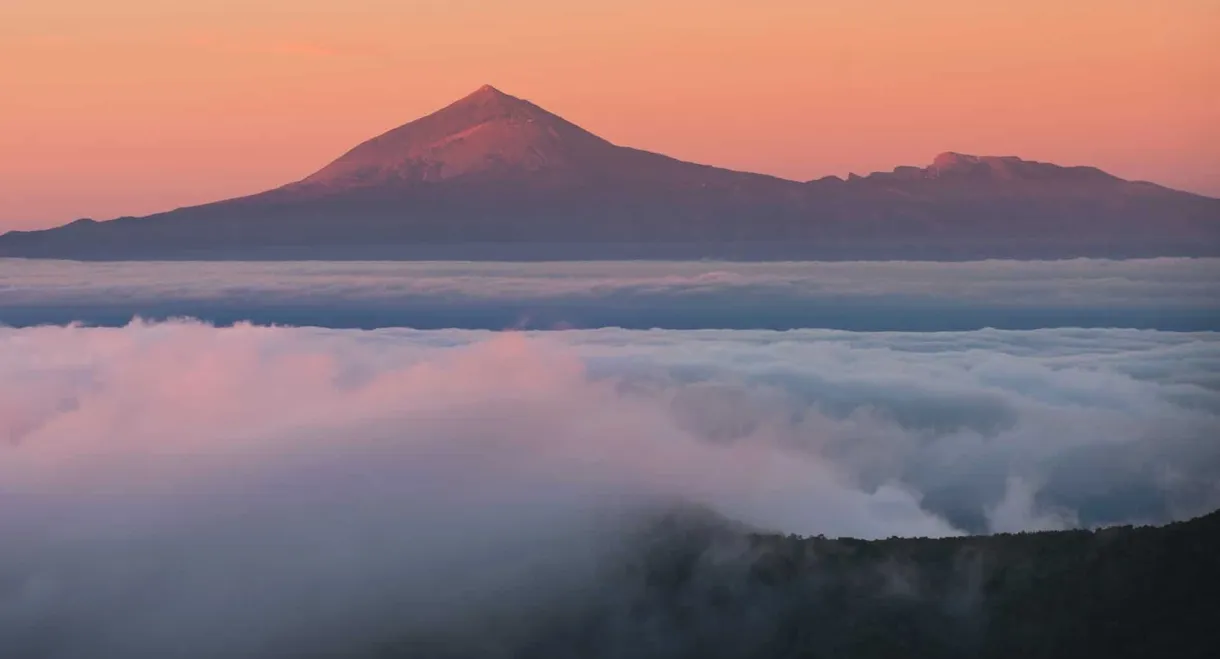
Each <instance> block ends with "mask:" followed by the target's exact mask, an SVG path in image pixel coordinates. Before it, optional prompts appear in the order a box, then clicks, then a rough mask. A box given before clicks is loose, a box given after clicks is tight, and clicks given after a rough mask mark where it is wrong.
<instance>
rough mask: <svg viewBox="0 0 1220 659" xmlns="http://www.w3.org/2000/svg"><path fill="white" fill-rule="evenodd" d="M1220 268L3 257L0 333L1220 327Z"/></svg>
mask: <svg viewBox="0 0 1220 659" xmlns="http://www.w3.org/2000/svg"><path fill="white" fill-rule="evenodd" d="M1218 281H1220V259H1176V258H1164V259H1143V260H1130V261H1107V260H1098V259H1075V260H1066V261H1042V262H1039V261H980V262H967V263H931V262H900V261H894V262H842V263H816V262H803V263H738V262H579V263H573V262H569V263H463V262H279V263H277V262H250V263H246V262H117V263H82V262H71V261H40V260H33V261H31V260H23V259H0V324H6V325H10V326H28V325H37V324H44V323H58V324H62V323H67V322H73V321H81V322H87V323H91V324H102V325H112V326H122V325H126V324H127V323H128V322H129V321H130V320H131V319H132V317H133V316H140V317H143V318H160V319H165V318H172V317H175V316H184V315H185V316H191V317H195V318H202V319H205V320H209V321H212V322H215V323H219V324H231V323H233V322H237V321H242V320H249V321H252V322H256V323H261V324H288V325H312V326H322V327H337V328H376V327H386V326H406V327H416V328H421V329H442V328H451V327H462V328H470V329H505V328H510V327H517V328H532V329H551V328H555V327H580V328H592V327H606V326H615V327H627V328H636V329H648V328H652V327H664V328H671V329H700V328H707V327H718V328H730V329H791V328H800V327H825V328H834V329H847V330H858V331H870V330H892V331H927V330H937V331H942V330H972V329H981V328H984V327H999V328H1004V329H1035V328H1040V327H1134V328H1143V329H1163V330H1177V331H1196V330H1213V331H1214V330H1220V294H1218V293H1217V291H1218V287H1217V286H1216V282H1218Z"/></svg>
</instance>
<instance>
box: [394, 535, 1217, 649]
mask: <svg viewBox="0 0 1220 659" xmlns="http://www.w3.org/2000/svg"><path fill="white" fill-rule="evenodd" d="M637 540H638V543H636V544H633V545H632V546H633V548H634V549H633V552H632V553H631V554H629V556H628V557H626V558H625V559H624V561H623V562H622V563H617V564H615V565H614V566H613V567H611V568H609V569H608V571H607V572H606V574H605V575H604V579H602V580H601V582H600V585H599V586H598V587H597V588H594V589H589V590H587V591H586V592H583V593H577V594H573V593H569V594H568V595H567V596H566V598H563V599H561V600H557V601H554V602H547V603H545V604H541V605H538V606H533V605H535V604H536V603H530V604H531V606H532V607H533V608H521V607H514V608H513V610H512V613H509V614H501V615H498V616H492V617H489V618H487V619H479V620H471V621H467V622H468V624H469V626H467V627H455V628H451V629H445V630H435V629H434V630H431V631H429V632H425V633H412V634H409V635H407V636H408V637H407V638H403V639H401V640H399V641H397V642H395V643H393V644H391V645H390V646H389V647H386V648H383V651H381V652H376V653H374V654H373V655H371V656H379V657H387V658H389V657H542V658H545V657H624V658H626V657H639V658H649V657H657V658H661V657H665V658H670V657H672V658H678V657H682V658H687V657H689V658H691V659H696V658H701V659H714V658H717V657H760V658H761V657H768V658H770V657H790V658H794V659H795V658H807V659H814V658H822V657H827V658H829V657H848V658H861V659H865V658H870V657H982V658H988V657H1013V658H1017V657H1020V658H1034V657H1107V658H1116V657H1175V658H1181V657H1211V656H1215V654H1214V652H1215V651H1216V647H1217V643H1220V600H1217V598H1216V597H1215V592H1214V591H1215V587H1216V585H1217V584H1220V553H1218V550H1220V513H1213V514H1211V515H1209V516H1206V517H1203V518H1199V519H1196V520H1193V521H1189V522H1183V523H1176V524H1171V525H1169V526H1165V527H1159V528H1154V527H1143V528H1132V527H1117V528H1109V529H1105V530H1100V531H1095V532H1094V531H1066V532H1047V533H1027V534H1016V535H1011V534H1005V535H994V536H978V537H966V538H950V539H899V538H892V539H889V540H878V541H861V540H848V539H841V540H831V539H824V538H799V537H795V536H787V537H785V536H778V535H760V534H752V533H747V532H743V531H737V530H732V529H730V528H728V527H727V526H724V525H722V524H720V523H718V522H711V521H709V520H708V519H707V518H699V519H691V518H687V517H685V516H671V517H668V518H665V519H662V520H661V521H659V522H653V523H651V524H650V526H649V527H648V528H647V530H646V532H644V533H642V534H641V535H640V536H639V538H638V539H637Z"/></svg>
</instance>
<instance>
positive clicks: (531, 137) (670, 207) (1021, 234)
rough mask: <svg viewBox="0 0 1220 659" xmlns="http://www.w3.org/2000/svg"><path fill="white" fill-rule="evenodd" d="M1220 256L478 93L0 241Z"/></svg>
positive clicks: (335, 254)
mask: <svg viewBox="0 0 1220 659" xmlns="http://www.w3.org/2000/svg"><path fill="white" fill-rule="evenodd" d="M1214 254H1220V200H1217V199H1212V198H1208V197H1202V196H1199V195H1193V194H1189V193H1185V192H1178V191H1175V190H1170V189H1167V188H1163V187H1161V186H1157V185H1154V184H1151V183H1143V182H1130V181H1124V180H1122V179H1119V178H1117V177H1114V176H1111V175H1109V174H1107V173H1105V172H1102V171H1100V170H1098V169H1094V168H1091V167H1060V166H1057V165H1052V164H1047V163H1039V162H1030V161H1026V160H1021V159H1019V158H1015V157H989V156H984V157H980V156H971V155H964V154H957V153H944V154H941V155H939V156H937V157H936V158H935V159H934V160H933V161H932V163H931V164H930V165H928V166H927V167H922V168H921V167H898V168H896V169H894V170H893V171H892V172H878V173H874V174H870V175H868V176H862V177H861V176H854V175H853V176H851V177H849V178H848V179H846V180H844V179H839V178H837V177H827V178H823V179H818V180H815V181H809V182H804V183H802V182H797V181H789V180H785V179H780V178H776V177H772V176H765V175H761V174H751V173H746V172H737V171H731V170H727V169H721V168H717V167H710V166H706V165H698V164H693V163H688V162H683V161H680V160H676V159H673V158H670V157H667V156H663V155H660V154H656V153H650V152H647V151H641V150H638V149H632V148H628V147H623V146H618V145H615V144H612V143H610V142H608V141H606V140H604V139H602V138H600V137H598V136H596V135H594V134H593V133H590V132H588V131H586V130H584V129H583V128H581V127H579V126H577V125H575V124H573V123H571V122H569V121H567V120H565V119H563V118H561V117H559V116H557V115H554V114H552V113H550V112H547V111H546V110H544V109H542V108H540V107H538V106H536V105H534V104H533V103H530V102H528V101H525V100H522V99H519V98H516V97H513V96H510V95H508V94H505V93H503V92H501V91H499V90H497V89H495V88H493V87H490V86H484V87H482V88H480V89H479V90H477V91H475V92H474V93H473V94H471V95H469V96H467V97H465V98H463V99H461V100H459V101H457V102H456V103H453V104H451V105H449V106H448V107H445V108H443V109H441V110H439V111H437V112H435V113H433V114H431V115H428V116H426V117H423V118H422V119H419V120H416V121H413V122H411V123H408V124H406V125H403V126H400V127H398V128H395V129H393V130H391V131H389V132H387V133H384V134H382V135H379V136H377V137H374V138H373V139H371V140H368V141H367V142H364V143H363V144H360V145H358V146H356V147H355V148H354V149H352V150H350V151H348V152H347V153H346V154H344V155H343V156H341V157H340V158H338V159H337V160H335V161H334V162H332V163H330V164H328V165H327V166H325V167H323V168H322V169H321V170H319V171H317V172H316V173H314V174H311V175H310V176H307V177H306V178H304V179H302V180H300V181H297V182H294V183H290V184H288V185H285V186H282V187H280V188H276V189H274V190H270V191H267V192H263V193H260V194H255V195H252V196H249V197H242V198H238V199H230V200H226V201H220V202H216V203H211V204H205V205H202V206H194V207H189V208H181V209H177V210H173V211H169V212H166V213H159V214H156V215H150V216H147V217H140V218H134V217H125V218H119V219H116V220H111V221H108V222H94V221H92V220H78V221H76V222H73V223H71V224H67V225H65V226H62V227H58V228H54V229H48V230H45V231H27V232H19V231H14V232H10V233H8V234H5V235H3V236H0V256H20V257H50V258H80V259H124V258H202V259H213V258H215V259H225V258H310V259H314V258H318V259H321V258H337V259H343V258H463V259H467V258H468V259H480V258H508V259H516V258H521V259H535V258H537V259H549V258H624V257H630V258H653V257H655V258H699V257H718V258H758V259H789V258H819V259H858V258H883V259H891V258H904V259H966V258H986V257H1014V258H1059V257H1072V256H1108V257H1134V256H1190V255H1214Z"/></svg>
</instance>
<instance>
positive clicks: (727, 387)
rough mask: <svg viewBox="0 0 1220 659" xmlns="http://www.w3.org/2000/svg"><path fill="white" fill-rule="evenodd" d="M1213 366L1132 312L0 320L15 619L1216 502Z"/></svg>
mask: <svg viewBox="0 0 1220 659" xmlns="http://www.w3.org/2000/svg"><path fill="white" fill-rule="evenodd" d="M1218 366H1220V340H1218V339H1217V337H1216V335H1214V334H1210V333H1198V334H1177V333H1163V332H1151V331H1133V330H1132V331H1123V330H1045V331H1039V332H1002V331H981V332H968V333H961V334H955V335H945V334H854V333H849V332H831V331H814V330H808V331H796V332H784V333H776V332H761V331H760V332H716V331H700V332H672V331H650V332H632V331H625V330H595V331H583V332H565V333H510V334H495V333H489V332H472V331H457V330H454V331H439V332H423V331H412V330H379V331H372V332H355V331H339V330H322V329H299V328H298V329H293V328H266V327H252V326H247V325H239V326H236V327H232V328H224V329H218V328H214V327H211V326H208V325H204V324H198V323H191V322H174V323H165V324H143V323H135V324H132V325H129V326H127V327H124V328H118V329H99V328H81V327H41V328H32V329H4V330H0V503H2V505H0V538H3V539H4V541H3V542H2V543H0V647H13V648H18V649H19V650H21V651H22V652H23V653H24V656H40V657H41V656H45V657H55V658H60V657H107V656H115V657H118V656H122V657H137V658H142V657H161V656H188V657H195V656H198V657H212V656H234V657H255V656H302V653H303V652H304V651H305V650H306V649H308V650H309V651H311V652H316V653H318V654H319V655H323V654H325V652H327V651H335V652H339V651H340V650H341V649H343V648H345V647H350V646H351V643H352V642H353V639H355V638H359V639H361V640H362V642H363V640H364V639H370V638H372V639H377V638H390V637H392V636H394V635H401V634H404V633H409V632H410V631H411V629H412V628H413V627H415V628H418V629H420V630H428V631H429V632H430V633H436V631H437V630H445V629H461V628H462V625H463V624H464V623H465V622H467V621H468V620H470V619H471V618H472V617H474V616H492V617H494V618H495V619H497V620H501V621H504V622H503V624H504V625H506V628H507V629H511V628H512V627H513V624H512V620H513V616H515V615H526V614H527V613H526V612H525V610H524V609H522V608H521V607H522V605H523V604H524V603H529V604H530V605H536V606H544V605H546V604H547V603H554V602H562V601H563V600H564V598H567V597H577V596H580V594H581V593H582V592H585V590H586V589H588V588H589V587H590V584H593V583H596V579H595V577H596V575H597V574H598V571H599V570H600V569H602V567H603V566H604V565H605V563H606V562H607V561H609V560H612V559H613V557H614V555H615V554H616V552H620V551H623V549H624V548H623V542H624V541H625V540H624V538H626V537H628V536H629V535H630V534H629V533H627V529H629V528H631V525H632V523H633V522H632V520H633V519H635V515H637V514H639V513H640V512H641V511H647V510H652V509H655V508H656V507H658V506H667V505H671V504H674V503H676V502H682V503H685V504H693V505H696V506H700V507H705V508H708V509H711V510H712V511H715V512H717V513H719V514H721V515H723V516H725V517H728V518H730V519H733V520H737V521H740V522H742V523H745V524H748V525H751V526H755V527H759V528H763V529H769V530H777V531H782V532H793V533H801V534H825V535H828V536H840V535H847V536H856V537H885V536H890V535H903V536H937V535H952V534H956V533H961V532H963V531H1011V530H1032V529H1051V528H1064V527H1070V526H1079V525H1084V526H1090V525H1095V524H1110V523H1125V522H1137V523H1138V522H1160V521H1167V520H1170V519H1176V518H1184V517H1189V516H1192V515H1195V514H1198V513H1201V512H1205V511H1207V510H1210V509H1212V508H1215V507H1217V506H1218V505H1220V486H1218V485H1217V483H1218V482H1220V442H1218V441H1217V438H1218V437H1220V432H1218V430H1220V380H1218V379H1217V378H1216V376H1215V373H1217V372H1220V368H1217V367H1218ZM506 633H507V632H506Z"/></svg>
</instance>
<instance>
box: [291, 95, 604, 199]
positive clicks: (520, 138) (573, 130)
mask: <svg viewBox="0 0 1220 659" xmlns="http://www.w3.org/2000/svg"><path fill="white" fill-rule="evenodd" d="M613 149H614V147H613V145H611V144H610V143H609V142H606V141H605V140H603V139H601V138H600V137H597V136H596V135H594V134H592V133H590V132H588V131H586V130H584V129H582V128H580V127H578V126H576V125H574V124H572V123H569V122H568V121H565V120H564V119H562V118H560V117H558V116H556V115H553V114H551V113H550V112H547V111H546V110H543V109H542V108H540V107H538V106H536V105H534V104H533V103H530V102H528V101H524V100H522V99H519V98H517V97H515V96H509V95H508V94H505V93H504V92H502V91H500V90H498V89H496V88H495V87H492V86H491V85H484V86H483V87H480V88H479V89H478V90H477V91H475V92H474V93H473V94H470V95H469V96H467V97H465V98H463V99H461V100H459V101H457V102H455V103H453V104H451V105H449V106H448V107H445V108H444V109H441V110H439V111H437V112H434V113H433V114H430V115H428V116H426V117H424V118H422V119H419V120H417V121H413V122H411V123H409V124H406V125H403V126H399V127H398V128H395V129H393V130H391V131H389V132H387V133H384V134H382V135H379V136H377V137H374V138H373V139H371V140H368V141H367V142H364V143H362V144H360V145H359V146H357V147H356V148H354V149H352V150H351V151H348V152H347V153H346V154H344V155H343V156H342V157H340V158H339V159H338V160H335V161H334V162H332V163H331V164H329V165H327V166H326V167H324V168H322V169H321V170H320V171H318V172H317V173H315V174H313V175H312V176H309V177H308V178H306V179H305V180H303V181H301V182H300V183H299V184H298V185H300V186H323V187H330V188H358V187H366V186H376V185H400V184H404V183H410V182H419V181H428V182H438V181H445V180H447V179H452V178H457V177H462V176H485V177H489V178H494V177H505V176H509V177H514V176H522V175H540V174H541V175H555V174H557V173H559V172H564V171H568V170H571V169H573V168H577V167H580V166H581V165H582V164H595V163H597V162H598V161H599V158H604V157H605V156H606V152H607V151H611V150H613Z"/></svg>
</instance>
